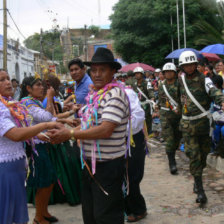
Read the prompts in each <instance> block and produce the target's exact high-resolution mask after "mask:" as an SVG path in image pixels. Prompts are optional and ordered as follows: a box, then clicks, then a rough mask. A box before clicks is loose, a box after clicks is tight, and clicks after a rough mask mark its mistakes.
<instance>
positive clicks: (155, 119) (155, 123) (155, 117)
mask: <svg viewBox="0 0 224 224" xmlns="http://www.w3.org/2000/svg"><path fill="white" fill-rule="evenodd" d="M159 117H160V116H159V108H158V106H156V107H155V111H154V113H153V114H152V131H153V135H154V138H156V139H159V140H160V141H163V139H162V138H160V135H161V123H160V118H159Z"/></svg>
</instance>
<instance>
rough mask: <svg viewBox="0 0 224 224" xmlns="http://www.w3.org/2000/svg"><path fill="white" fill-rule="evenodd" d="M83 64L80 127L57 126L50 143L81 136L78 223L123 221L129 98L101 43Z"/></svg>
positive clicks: (115, 67) (117, 64)
mask: <svg viewBox="0 0 224 224" xmlns="http://www.w3.org/2000/svg"><path fill="white" fill-rule="evenodd" d="M84 64H86V65H88V66H90V67H91V77H92V80H93V84H94V88H93V90H94V91H93V93H92V94H90V96H89V102H88V103H87V106H85V107H84V108H83V109H81V110H82V111H83V113H82V127H85V128H86V130H83V129H84V128H83V129H82V130H80V128H75V129H72V130H68V129H66V128H62V129H60V130H54V131H52V132H51V133H49V136H50V137H51V139H52V142H53V143H60V142H63V141H66V140H68V139H75V138H76V139H80V140H82V144H81V145H82V146H83V147H82V155H84V156H83V157H82V159H83V160H84V164H85V167H84V169H83V172H82V213H83V220H84V224H105V223H106V224H115V223H116V224H123V223H124V199H123V192H122V184H123V177H124V167H125V165H124V155H125V152H126V144H125V139H126V127H127V123H128V118H129V102H128V98H127V96H126V94H125V92H124V91H123V90H122V88H121V87H120V85H121V84H119V83H116V82H115V81H113V77H114V74H115V73H116V71H117V70H118V69H120V68H121V65H120V64H119V63H118V62H115V61H114V56H113V54H112V52H111V51H110V50H109V49H106V48H98V49H97V51H96V52H95V54H94V55H93V57H92V60H91V61H90V62H84ZM88 122H89V123H88ZM97 146H98V147H97ZM99 151H100V152H99ZM95 161H96V162H95ZM91 171H92V172H91Z"/></svg>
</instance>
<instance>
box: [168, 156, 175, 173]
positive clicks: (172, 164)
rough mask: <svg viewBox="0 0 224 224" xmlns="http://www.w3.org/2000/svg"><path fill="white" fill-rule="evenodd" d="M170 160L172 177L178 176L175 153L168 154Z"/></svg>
mask: <svg viewBox="0 0 224 224" xmlns="http://www.w3.org/2000/svg"><path fill="white" fill-rule="evenodd" d="M167 156H168V160H169V167H170V173H171V174H172V175H175V174H177V167H176V160H175V153H173V152H172V153H167Z"/></svg>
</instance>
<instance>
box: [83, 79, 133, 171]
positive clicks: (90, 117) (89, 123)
mask: <svg viewBox="0 0 224 224" xmlns="http://www.w3.org/2000/svg"><path fill="white" fill-rule="evenodd" d="M114 87H118V88H120V89H121V90H122V91H123V92H124V93H125V95H126V97H127V99H128V105H129V113H130V115H129V130H128V139H127V150H126V153H125V157H127V153H128V152H129V155H130V145H132V144H133V142H134V141H133V138H132V133H131V132H132V128H131V105H130V101H129V98H128V96H127V94H126V92H125V88H127V87H125V86H124V85H123V84H121V83H119V82H116V81H115V80H113V81H112V82H111V83H109V84H107V85H105V86H104V88H102V89H100V90H98V91H97V90H96V89H94V88H93V89H91V90H90V92H89V94H88V95H87V97H86V102H87V104H86V106H85V108H84V109H83V110H80V111H79V116H80V117H81V118H82V122H81V129H82V130H86V129H89V128H90V127H93V126H97V125H98V114H97V111H98V108H99V107H100V104H101V101H102V100H103V99H104V97H105V96H106V94H107V93H108V92H109V91H110V90H111V89H112V88H114ZM80 147H81V155H80V157H81V164H82V168H83V167H84V166H85V162H84V159H85V155H84V149H83V144H82V141H80ZM96 152H98V155H99V158H100V160H101V154H100V147H99V140H94V145H93V149H92V152H91V159H92V161H91V162H92V174H93V175H94V174H95V172H96Z"/></svg>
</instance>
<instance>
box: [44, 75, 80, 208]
mask: <svg viewBox="0 0 224 224" xmlns="http://www.w3.org/2000/svg"><path fill="white" fill-rule="evenodd" d="M59 86H60V80H59V79H58V78H57V77H56V76H54V75H49V76H48V78H47V80H45V81H44V87H45V92H47V88H49V87H53V88H54V90H55V96H54V97H53V99H50V98H49V96H47V97H46V98H45V99H44V101H43V106H44V107H45V108H46V107H47V104H48V101H49V100H50V101H53V104H54V110H55V113H56V116H57V117H59V118H67V117H70V116H71V115H72V114H74V113H75V112H77V110H78V109H79V108H80V106H81V105H77V104H73V107H72V108H70V111H67V112H64V113H63V112H62V107H61V104H60V102H59V100H58V99H57V98H56V95H57V93H58V92H59ZM72 144H73V147H72V146H71V145H70V142H69V141H67V142H64V143H61V144H56V145H51V147H50V148H49V156H50V159H51V162H52V163H53V165H54V168H55V170H56V173H57V177H58V178H59V180H60V183H61V185H62V189H61V188H60V186H59V185H55V186H54V189H53V191H52V194H51V199H50V203H51V204H55V203H64V202H68V203H69V204H70V205H77V204H79V203H80V194H81V189H80V188H81V164H80V162H79V156H78V155H79V150H80V149H79V148H78V146H77V144H76V142H73V143H72Z"/></svg>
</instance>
